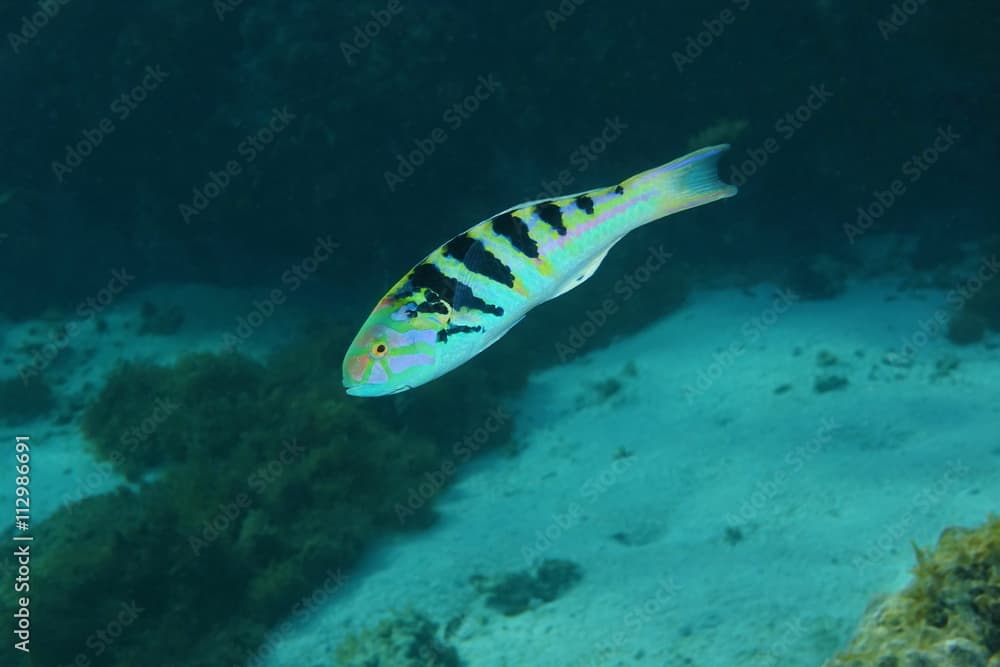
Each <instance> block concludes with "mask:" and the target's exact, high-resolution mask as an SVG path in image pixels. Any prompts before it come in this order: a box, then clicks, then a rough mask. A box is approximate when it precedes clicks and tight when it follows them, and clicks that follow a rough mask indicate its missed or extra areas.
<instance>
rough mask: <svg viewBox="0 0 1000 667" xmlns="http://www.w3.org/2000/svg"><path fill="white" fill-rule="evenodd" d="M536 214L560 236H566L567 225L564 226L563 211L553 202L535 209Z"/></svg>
mask: <svg viewBox="0 0 1000 667" xmlns="http://www.w3.org/2000/svg"><path fill="white" fill-rule="evenodd" d="M535 213H537V214H538V217H539V218H541V219H542V222H544V223H545V224H547V225H548V226H549V227H551V228H552V229H554V230H556V231H557V232H558V233H559V236H566V225H564V224H563V220H562V210H561V209H560V208H559V207H558V206H556V205H555V204H553V203H552V202H545V203H543V204H539V205H538V206H536V207H535Z"/></svg>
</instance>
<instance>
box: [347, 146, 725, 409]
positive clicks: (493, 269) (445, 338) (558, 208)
mask: <svg viewBox="0 0 1000 667" xmlns="http://www.w3.org/2000/svg"><path fill="white" fill-rule="evenodd" d="M728 148H729V146H727V145H720V146H710V147H708V148H703V149H701V150H698V151H695V152H694V153H691V154H689V155H685V156H684V157H682V158H679V159H677V160H674V161H673V162H670V163H668V164H665V165H663V166H660V167H657V168H655V169H650V170H649V171H644V172H642V173H641V174H637V175H635V176H633V177H631V178H629V179H627V180H625V181H623V182H621V183H619V184H617V185H613V186H611V187H606V188H598V189H595V190H590V191H588V192H582V193H579V194H575V195H567V196H565V197H557V198H555V199H546V200H541V201H535V202H527V203H524V204H518V205H517V206H514V207H512V208H510V209H507V210H506V211H503V212H502V213H498V214H497V215H494V216H493V217H491V218H489V219H487V220H484V221H482V222H480V223H479V224H477V225H475V226H474V227H472V228H470V229H469V230H467V231H465V232H463V233H462V234H459V235H458V236H456V237H455V238H453V239H451V240H450V241H448V242H447V243H446V244H444V245H443V246H441V247H440V248H438V249H437V250H435V251H434V252H432V253H431V254H430V255H428V256H427V257H426V258H425V259H424V260H423V261H422V262H420V263H419V264H417V265H416V266H415V267H413V269H412V270H411V271H410V272H409V273H407V274H406V275H405V276H404V277H403V278H402V279H401V280H400V281H399V282H398V283H396V284H395V285H394V286H393V287H392V289H390V290H389V292H388V293H387V294H386V295H385V296H384V297H383V298H382V300H381V301H379V303H378V305H377V306H375V309H374V310H373V311H372V313H371V315H369V317H368V319H367V321H366V322H365V323H364V325H363V326H362V327H361V330H360V331H359V332H358V334H357V336H355V338H354V341H353V342H352V343H351V346H350V348H349V349H348V351H347V356H346V357H345V359H344V368H343V374H344V375H343V377H344V386H345V387H346V388H347V393H349V394H352V395H355V396H382V395H386V394H395V393H398V392H400V391H404V390H406V389H411V388H413V387H416V386H419V385H421V384H424V383H426V382H429V381H430V380H433V379H435V378H437V377H439V376H441V375H443V374H445V373H447V372H448V371H450V370H452V369H454V368H455V367H457V366H459V365H461V364H463V363H465V362H466V361H468V360H469V359H471V358H472V357H474V356H475V355H477V354H478V353H479V352H482V351H483V350H484V349H486V348H487V347H488V346H489V345H491V344H492V343H494V342H495V341H496V340H497V339H499V338H500V337H501V336H503V335H504V334H505V333H507V332H508V331H509V330H510V329H511V327H513V326H514V325H515V324H517V323H518V322H519V321H520V320H521V318H523V317H524V316H525V314H527V313H528V311H530V310H531V309H532V308H534V307H535V306H538V305H539V304H542V303H544V302H546V301H548V300H549V299H553V298H555V297H557V296H559V295H560V294H563V293H565V292H567V291H568V290H570V289H572V288H573V287H576V286H577V285H579V284H580V283H582V282H583V281H584V280H586V279H587V278H589V277H590V276H591V275H592V274H593V273H594V271H596V270H597V267H598V266H599V265H600V263H601V261H602V260H603V259H604V257H605V255H607V253H608V251H609V250H610V249H611V247H612V246H613V245H614V244H615V243H617V242H618V241H619V240H620V239H621V238H622V237H623V236H624V235H625V234H627V233H629V232H630V231H632V230H633V229H635V228H636V227H640V226H642V225H644V224H647V223H649V222H652V221H653V220H657V219H659V218H662V217H664V216H668V215H671V214H673V213H677V212H679V211H683V210H686V209H689V208H693V207H695V206H701V205H702V204H707V203H709V202H713V201H716V200H719V199H724V198H726V197H731V196H733V195H734V194H736V188H735V187H734V186H732V185H728V184H726V183H723V182H722V181H720V180H719V178H718V176H717V162H718V159H719V156H720V155H721V154H722V153H723V152H724V151H725V150H726V149H728Z"/></svg>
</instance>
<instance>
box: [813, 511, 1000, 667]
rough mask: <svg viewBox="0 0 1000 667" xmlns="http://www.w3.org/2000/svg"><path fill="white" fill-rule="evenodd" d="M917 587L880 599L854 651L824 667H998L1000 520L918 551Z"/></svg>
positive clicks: (950, 532) (944, 536) (955, 531)
mask: <svg viewBox="0 0 1000 667" xmlns="http://www.w3.org/2000/svg"><path fill="white" fill-rule="evenodd" d="M914 551H915V554H916V560H917V564H916V566H915V567H914V568H913V574H914V578H913V581H912V582H911V583H910V584H909V586H907V587H906V588H905V589H903V590H902V591H900V592H899V593H895V594H892V595H889V596H886V597H884V598H881V599H877V600H875V601H874V602H873V603H872V605H871V606H870V607H869V609H868V611H867V612H866V613H865V617H864V619H863V620H862V622H861V626H860V628H859V630H858V632H857V634H856V636H855V638H854V639H853V640H852V641H851V644H850V646H849V647H848V649H847V650H846V651H844V652H843V653H841V654H840V655H838V656H836V657H834V658H832V659H831V660H828V661H827V662H826V663H825V667H869V666H871V667H909V666H916V665H926V666H928V667H930V666H935V665H947V666H958V665H962V666H968V667H975V666H979V667H987V665H988V667H997V665H1000V518H996V517H994V518H991V519H990V520H989V521H987V523H986V524H985V525H984V526H982V527H980V528H978V529H975V530H971V529H966V528H957V527H952V528H947V529H945V530H944V532H942V533H941V537H940V538H939V539H938V543H937V546H936V547H935V548H934V550H933V551H931V550H924V549H920V548H919V547H917V546H916V545H914Z"/></svg>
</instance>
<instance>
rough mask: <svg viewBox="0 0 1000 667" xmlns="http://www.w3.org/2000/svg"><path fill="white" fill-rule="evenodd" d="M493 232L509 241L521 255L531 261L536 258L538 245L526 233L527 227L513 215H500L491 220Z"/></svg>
mask: <svg viewBox="0 0 1000 667" xmlns="http://www.w3.org/2000/svg"><path fill="white" fill-rule="evenodd" d="M493 231H494V233H496V234H497V235H499V236H502V237H504V238H505V239H507V240H508V241H510V244H511V245H512V246H514V249H515V250H517V251H518V252H520V253H521V254H522V255H526V256H528V257H530V258H532V259H536V258H537V257H538V243H537V242H536V241H535V239H533V238H531V235H530V234H529V233H528V225H526V224H525V222H524V220H521V218H519V217H517V216H516V215H514V214H513V213H501V214H500V215H498V216H497V217H495V218H493Z"/></svg>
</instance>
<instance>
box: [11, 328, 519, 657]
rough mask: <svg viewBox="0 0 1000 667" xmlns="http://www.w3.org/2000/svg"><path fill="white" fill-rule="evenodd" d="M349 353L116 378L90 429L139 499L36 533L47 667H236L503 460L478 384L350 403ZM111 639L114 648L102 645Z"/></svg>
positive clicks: (304, 344) (100, 502)
mask: <svg viewBox="0 0 1000 667" xmlns="http://www.w3.org/2000/svg"><path fill="white" fill-rule="evenodd" d="M348 335H349V332H347V331H346V330H344V329H341V328H338V327H331V326H328V325H323V326H317V327H315V328H313V329H312V330H310V331H309V332H308V334H307V335H306V336H305V337H304V338H303V340H302V341H301V342H300V343H297V344H295V345H292V346H289V347H288V348H286V349H284V350H282V351H280V352H278V353H276V354H274V355H273V356H272V357H271V358H269V359H267V360H264V361H257V360H253V359H250V358H248V357H245V356H241V355H238V354H232V353H227V354H219V355H215V354H192V355H188V356H186V357H184V358H182V359H179V360H178V361H177V362H176V363H175V364H173V365H171V366H160V365H156V364H150V363H131V364H125V365H122V366H121V367H120V368H118V369H117V370H116V371H114V372H113V373H112V374H111V375H110V376H109V378H108V380H107V383H106V384H105V385H104V387H103V388H102V389H101V390H100V391H99V392H98V393H97V394H96V396H95V397H94V399H93V401H92V403H91V404H90V406H89V407H88V408H87V410H86V412H85V414H84V415H83V418H82V422H81V423H82V428H83V431H84V433H85V435H86V436H87V438H88V440H89V442H90V444H91V446H92V449H93V452H94V453H95V455H97V456H98V457H99V458H100V459H102V460H105V461H108V462H110V463H111V465H112V466H114V467H115V468H116V469H117V470H119V471H120V472H121V473H123V474H124V475H126V476H127V478H128V479H129V480H131V481H132V482H133V483H132V484H131V485H130V488H129V489H124V488H123V489H120V490H118V491H116V492H113V493H107V494H103V495H99V496H93V497H89V498H86V499H84V500H83V501H80V502H77V503H67V504H65V505H64V506H63V507H62V508H61V509H60V510H58V511H57V512H56V513H55V514H54V515H53V516H51V517H50V518H49V519H47V520H46V521H44V522H42V523H41V524H40V525H39V527H38V540H39V543H42V542H44V544H45V545H46V548H45V553H44V555H40V556H39V558H38V560H37V561H36V562H35V567H34V569H33V572H32V576H33V580H34V581H35V582H37V585H38V590H40V591H41V590H44V591H45V595H41V594H39V595H37V596H34V597H33V598H32V611H33V616H34V617H36V618H38V619H39V620H38V625H37V632H38V635H37V636H38V637H44V638H45V641H44V642H38V643H39V644H44V646H39V647H38V655H37V656H36V658H37V660H38V662H37V664H40V665H41V664H46V665H47V664H52V665H57V664H73V663H74V661H75V660H78V659H80V658H79V656H81V655H82V656H84V657H83V659H84V660H90V661H91V664H95V665H97V664H100V665H111V666H113V667H119V666H120V667H125V666H131V665H136V664H144V663H146V662H148V661H149V659H150V656H156V659H155V662H156V664H164V665H172V664H178V665H180V664H183V665H193V666H196V667H200V666H202V665H204V666H206V667H207V666H208V665H237V664H244V663H246V662H248V661H250V660H252V659H254V658H255V657H257V656H259V655H260V654H261V652H262V650H263V649H262V647H263V645H264V642H265V640H266V639H267V638H268V636H269V634H268V633H269V632H273V631H274V630H275V628H277V627H278V626H279V624H283V623H285V622H287V619H289V618H297V619H299V620H301V621H304V620H305V616H306V615H308V614H309V613H313V612H314V610H315V609H317V608H319V607H320V606H321V605H322V604H323V603H325V602H327V601H329V600H332V599H334V598H335V595H336V590H337V588H338V587H339V585H340V584H339V582H342V581H344V580H345V579H349V577H350V569H351V567H352V566H353V565H354V564H355V563H356V562H357V560H358V558H359V557H360V556H361V555H362V554H363V553H364V550H365V549H366V547H367V546H368V545H369V544H371V542H372V541H373V540H374V539H376V538H378V537H379V536H381V535H385V534H387V533H389V532H392V531H399V530H403V529H416V528H419V527H422V526H426V525H427V524H429V523H430V522H432V521H433V518H434V513H433V500H434V497H435V496H436V495H437V494H438V493H439V492H440V491H441V490H442V489H443V488H445V487H446V486H447V485H448V484H449V483H450V482H451V481H452V480H453V479H454V477H455V476H456V475H457V474H458V469H459V467H460V465H461V463H463V462H464V461H465V460H467V459H469V458H471V457H472V456H473V455H474V454H475V453H477V452H479V451H484V450H486V449H488V448H490V447H493V446H497V445H502V444H504V442H505V439H506V437H507V435H508V434H509V430H510V426H511V423H512V419H511V417H510V415H509V414H507V413H505V412H504V411H503V409H502V407H501V406H500V402H499V393H498V389H497V387H498V382H497V381H494V380H492V379H491V378H490V377H489V375H488V374H486V372H485V371H484V370H473V371H469V372H456V373H454V374H452V375H453V377H449V378H443V379H442V381H441V382H440V383H435V385H436V386H433V388H429V389H428V391H424V392H421V393H417V392H414V393H413V394H414V395H413V396H410V397H406V400H405V401H399V400H394V399H392V398H390V399H385V400H363V399H356V398H352V397H348V396H346V394H345V393H344V390H343V387H342V386H341V382H340V362H341V360H342V357H343V351H344V349H346V345H347V342H348V340H349V338H348ZM489 424H492V425H493V426H492V427H490V428H487V425H489ZM480 434H481V435H482V436H483V437H479V436H480ZM443 470H447V471H448V474H447V475H445V474H443V473H442V471H443ZM427 480H433V481H434V484H432V485H428V484H427V483H426V482H427ZM417 490H419V494H417ZM415 494H417V496H416V497H417V502H414V497H415ZM402 507H405V508H406V511H405V513H401V511H400V508H402ZM322 582H327V583H329V582H334V583H333V584H330V585H324V584H323V583H322ZM308 601H311V602H308ZM3 606H4V607H7V606H9V603H8V602H6V601H5V602H4V603H3ZM108 627H112V628H114V630H115V636H114V638H113V641H110V642H104V643H100V641H99V640H98V639H94V637H96V636H98V635H97V633H101V632H103V631H104V630H105V629H106V628H108ZM95 647H98V648H99V652H100V655H98V654H97V653H98V648H95ZM33 648H34V647H33ZM442 664H450V663H442Z"/></svg>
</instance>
